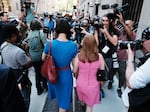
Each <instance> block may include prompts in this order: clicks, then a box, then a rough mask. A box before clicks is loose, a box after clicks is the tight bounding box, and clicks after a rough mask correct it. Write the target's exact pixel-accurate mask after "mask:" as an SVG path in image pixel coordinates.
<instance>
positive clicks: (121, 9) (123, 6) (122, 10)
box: [111, 3, 129, 15]
mask: <svg viewBox="0 0 150 112" xmlns="http://www.w3.org/2000/svg"><path fill="white" fill-rule="evenodd" d="M128 7H129V4H128V3H126V4H124V5H122V6H121V7H118V6H117V5H114V6H113V5H111V8H113V9H114V14H115V15H116V14H120V13H123V12H125V11H126V9H127V8H128Z"/></svg>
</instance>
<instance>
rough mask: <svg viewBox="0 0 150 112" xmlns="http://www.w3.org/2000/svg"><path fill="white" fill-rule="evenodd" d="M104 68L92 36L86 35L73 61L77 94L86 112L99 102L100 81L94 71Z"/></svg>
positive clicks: (90, 111) (90, 110)
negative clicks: (84, 105)
mask: <svg viewBox="0 0 150 112" xmlns="http://www.w3.org/2000/svg"><path fill="white" fill-rule="evenodd" d="M104 68H105V65H104V59H103V56H102V54H100V53H98V46H97V44H96V40H95V38H94V36H93V35H86V36H85V37H84V39H83V43H82V48H81V50H80V52H79V53H78V54H77V56H76V58H75V63H74V74H75V77H76V78H77V81H76V85H77V86H76V89H77V95H78V98H79V100H80V101H81V102H83V103H85V104H86V112H92V110H93V106H94V105H95V104H99V103H100V82H99V81H97V78H96V73H97V71H98V69H100V70H101V73H102V72H103V71H104Z"/></svg>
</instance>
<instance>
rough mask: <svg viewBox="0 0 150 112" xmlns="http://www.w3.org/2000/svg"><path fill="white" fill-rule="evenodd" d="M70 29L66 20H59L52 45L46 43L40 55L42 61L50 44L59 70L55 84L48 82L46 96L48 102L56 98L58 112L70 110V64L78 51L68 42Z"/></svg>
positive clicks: (71, 84) (74, 45)
mask: <svg viewBox="0 0 150 112" xmlns="http://www.w3.org/2000/svg"><path fill="white" fill-rule="evenodd" d="M70 29H71V26H70V25H69V23H68V21H67V20H66V19H62V18H61V19H59V20H58V21H57V22H56V28H55V31H56V33H57V35H58V37H57V39H55V40H53V41H52V43H50V42H47V44H46V46H45V48H44V51H43V54H42V59H43V60H44V59H45V58H46V56H47V54H48V53H49V47H50V44H52V56H53V58H54V60H55V64H56V67H57V68H58V69H59V70H58V80H57V82H56V83H55V84H52V83H51V82H49V81H48V95H49V98H50V100H52V99H54V98H56V100H57V103H58V106H59V112H66V111H67V110H70V107H71V101H72V89H73V77H72V71H71V68H70V64H71V63H72V62H73V60H74V58H75V56H76V54H77V51H78V49H77V45H76V43H74V42H73V41H70V40H69V38H70V36H71V32H70ZM64 68H65V69H64Z"/></svg>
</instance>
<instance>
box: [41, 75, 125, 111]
mask: <svg viewBox="0 0 150 112" xmlns="http://www.w3.org/2000/svg"><path fill="white" fill-rule="evenodd" d="M107 85H108V82H106V83H105V85H104V86H103V90H104V92H105V98H102V99H101V101H100V103H99V104H97V105H95V106H94V108H93V112H124V105H123V102H122V100H121V98H119V97H118V95H117V91H116V90H117V85H118V80H117V79H116V77H114V83H113V88H112V89H110V90H108V89H107ZM42 112H58V105H57V103H56V100H55V99H54V100H52V101H49V99H48V98H46V101H45V105H44V107H43V111H42ZM69 112H84V111H83V108H82V107H81V105H80V104H79V102H78V101H77V99H75V109H74V110H73V108H72V110H71V111H69Z"/></svg>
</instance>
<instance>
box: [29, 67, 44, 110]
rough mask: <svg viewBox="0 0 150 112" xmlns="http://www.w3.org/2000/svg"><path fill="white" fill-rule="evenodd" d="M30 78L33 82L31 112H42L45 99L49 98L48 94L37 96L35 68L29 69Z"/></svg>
mask: <svg viewBox="0 0 150 112" xmlns="http://www.w3.org/2000/svg"><path fill="white" fill-rule="evenodd" d="M29 78H30V80H31V82H32V90H31V102H30V107H29V112H42V110H43V106H44V104H45V99H46V97H47V92H45V93H44V92H43V94H41V95H37V91H36V87H35V72H34V69H33V67H31V68H30V69H29Z"/></svg>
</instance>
